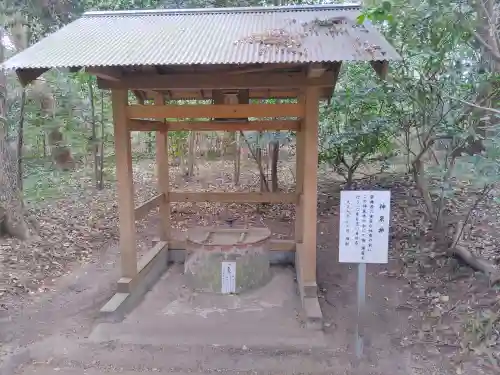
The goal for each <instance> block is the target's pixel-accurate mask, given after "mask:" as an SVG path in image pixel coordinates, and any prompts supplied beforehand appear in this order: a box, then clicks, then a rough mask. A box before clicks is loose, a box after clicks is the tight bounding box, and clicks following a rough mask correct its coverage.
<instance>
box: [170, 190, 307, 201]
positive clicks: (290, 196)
mask: <svg viewBox="0 0 500 375" xmlns="http://www.w3.org/2000/svg"><path fill="white" fill-rule="evenodd" d="M168 198H169V200H170V201H171V202H221V203H295V202H297V195H296V194H295V193H259V192H241V193H240V192H237V193H233V192H230V193H226V192H206V193H205V192H203V193H181V192H170V193H168Z"/></svg>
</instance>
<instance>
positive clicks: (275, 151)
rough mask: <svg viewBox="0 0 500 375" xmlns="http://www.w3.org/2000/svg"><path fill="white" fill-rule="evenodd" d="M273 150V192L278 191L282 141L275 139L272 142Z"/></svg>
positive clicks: (271, 148) (271, 147) (271, 149)
mask: <svg viewBox="0 0 500 375" xmlns="http://www.w3.org/2000/svg"><path fill="white" fill-rule="evenodd" d="M270 151H271V191H272V192H273V193H275V192H277V191H278V187H279V186H278V161H279V152H280V143H279V141H278V140H274V141H272V142H271V143H270Z"/></svg>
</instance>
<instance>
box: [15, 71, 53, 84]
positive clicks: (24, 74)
mask: <svg viewBox="0 0 500 375" xmlns="http://www.w3.org/2000/svg"><path fill="white" fill-rule="evenodd" d="M47 70H49V69H45V68H32V69H17V70H16V75H17V78H18V79H19V82H21V85H22V86H23V87H24V86H27V85H29V84H30V83H31V82H33V81H34V80H35V79H37V78H38V77H40V76H41V75H42V74H43V73H45V72H46V71H47Z"/></svg>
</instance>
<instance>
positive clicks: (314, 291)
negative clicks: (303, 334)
mask: <svg viewBox="0 0 500 375" xmlns="http://www.w3.org/2000/svg"><path fill="white" fill-rule="evenodd" d="M302 246H303V244H297V245H296V251H295V271H296V273H297V286H298V288H299V294H300V300H301V302H302V313H303V318H304V321H305V324H306V327H307V328H309V329H313V330H322V329H323V313H322V312H321V307H320V305H319V300H318V285H317V284H316V282H304V280H303V277H302V272H301V269H302V267H301V260H300V254H301V253H303V252H302V251H301V248H302Z"/></svg>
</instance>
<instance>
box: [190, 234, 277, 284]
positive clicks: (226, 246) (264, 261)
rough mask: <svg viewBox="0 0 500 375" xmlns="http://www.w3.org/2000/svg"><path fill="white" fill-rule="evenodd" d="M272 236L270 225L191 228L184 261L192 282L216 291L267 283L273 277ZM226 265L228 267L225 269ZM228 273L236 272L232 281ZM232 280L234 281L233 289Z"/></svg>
mask: <svg viewBox="0 0 500 375" xmlns="http://www.w3.org/2000/svg"><path fill="white" fill-rule="evenodd" d="M270 238H271V232H270V230H269V229H267V228H214V227H197V228H193V229H191V230H189V231H188V235H187V240H186V251H187V254H186V261H185V263H184V274H185V275H186V278H187V280H188V284H189V285H190V286H191V287H192V288H193V289H196V290H199V291H205V292H214V293H241V292H243V291H246V290H249V289H253V288H256V287H260V286H262V285H264V284H266V283H267V282H268V281H269V280H270V278H271V273H270V266H269V253H268V251H269V246H270ZM223 266H224V267H226V268H227V269H224V270H223ZM228 273H229V274H231V273H233V279H232V282H230V281H228ZM223 276H224V277H225V278H226V282H224V283H223V281H222V277H223ZM228 282H229V283H232V288H231V289H232V290H230V291H228V285H227V283H228Z"/></svg>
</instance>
